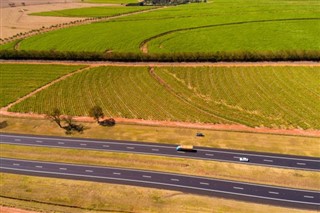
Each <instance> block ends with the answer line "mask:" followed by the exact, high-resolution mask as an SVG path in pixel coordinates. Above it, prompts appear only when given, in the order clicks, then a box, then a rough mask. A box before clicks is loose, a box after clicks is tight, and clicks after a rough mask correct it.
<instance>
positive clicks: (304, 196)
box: [0, 158, 320, 209]
mask: <svg viewBox="0 0 320 213" xmlns="http://www.w3.org/2000/svg"><path fill="white" fill-rule="evenodd" d="M0 161H1V164H0V172H7V173H16V174H25V175H35V176H45V177H57V178H67V179H77V180H88V181H98V182H108V183H117V184H128V185H137V186H145V187H154V188H162V189H171V190H178V191H183V192H187V193H196V194H205V195H209V196H222V197H227V198H232V199H240V200H247V201H253V202H261V203H269V204H276V205H284V206H295V207H299V208H310V209H319V208H320V192H319V191H309V190H299V189H290V188H283V187H274V186H267V185H259V184H252V183H243V182H237V181H228V180H219V179H212V178H205V177H197V176H187V175H179V174H174V173H164V172H152V171H145V170H133V169H123V168H112V167H98V166H88V165H75V164H65V163H52V162H40V161H27V160H18V159H9V158H0ZM270 175H272V174H270Z"/></svg>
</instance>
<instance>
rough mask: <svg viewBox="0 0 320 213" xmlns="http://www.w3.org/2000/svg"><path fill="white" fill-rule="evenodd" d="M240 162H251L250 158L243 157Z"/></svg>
mask: <svg viewBox="0 0 320 213" xmlns="http://www.w3.org/2000/svg"><path fill="white" fill-rule="evenodd" d="M239 161H241V162H249V158H245V157H241V158H239Z"/></svg>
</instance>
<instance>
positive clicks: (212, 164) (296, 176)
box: [0, 144, 320, 190]
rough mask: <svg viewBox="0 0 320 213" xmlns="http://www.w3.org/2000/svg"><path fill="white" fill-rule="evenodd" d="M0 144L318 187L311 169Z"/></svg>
mask: <svg viewBox="0 0 320 213" xmlns="http://www.w3.org/2000/svg"><path fill="white" fill-rule="evenodd" d="M0 147H1V153H0V156H1V157H5V158H16V159H26V160H36V161H53V162H60V163H75V164H84V165H98V166H111V167H121V168H132V169H143V170H152V171H161V172H172V173H178V174H186V175H195V176H205V177H211V178H219V179H227V180H235V181H243V182H251V183H259V184H266V185H275V186H283V187H291V188H299V189H310V190H317V189H320V182H319V178H320V173H318V172H314V171H300V170H291V169H281V168H270V167H265V166H252V165H241V164H238V163H226V162H217V161H207V160H193V159H184V158H175V157H166V156H164V157H161V156H152V155H142V154H130V153H114V152H104V151H90V150H79V149H60V148H46V147H30V146H18V145H6V144H1V145H0ZM266 174H270V175H266ZM271 174H272V175H271Z"/></svg>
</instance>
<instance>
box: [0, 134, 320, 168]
mask: <svg viewBox="0 0 320 213" xmlns="http://www.w3.org/2000/svg"><path fill="white" fill-rule="evenodd" d="M0 135H1V136H2V137H8V138H13V137H20V138H32V139H45V140H46V139H50V140H61V139H58V138H45V137H31V136H16V135H3V134H0ZM63 140H65V141H79V142H81V141H83V140H77V139H67V138H64V139H63ZM85 141H88V142H92V143H100V144H101V143H109V144H119V142H111V141H103V142H99V141H94V140H85ZM121 144H122V145H135V146H147V147H161V148H167V149H172V148H174V147H172V146H159V145H150V144H136V143H122V142H121ZM153 151H156V150H153ZM198 151H205V152H215V153H227V154H244V153H239V152H232V151H230V152H229V151H219V150H209V149H198ZM245 155H246V156H258V157H272V158H279V159H289V160H297V158H293V157H281V156H270V155H258V154H250V153H245ZM300 160H304V161H312V162H319V160H312V159H300ZM258 165H259V164H258ZM278 167H280V166H278ZM281 167H282V168H291V167H285V166H281Z"/></svg>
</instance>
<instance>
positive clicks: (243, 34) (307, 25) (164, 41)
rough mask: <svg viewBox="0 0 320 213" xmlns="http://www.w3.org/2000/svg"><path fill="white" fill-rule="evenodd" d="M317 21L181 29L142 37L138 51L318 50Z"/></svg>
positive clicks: (316, 19) (224, 24) (284, 21)
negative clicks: (145, 37)
mask: <svg viewBox="0 0 320 213" xmlns="http://www.w3.org/2000/svg"><path fill="white" fill-rule="evenodd" d="M317 24H320V18H292V19H270V20H254V21H242V22H233V23H221V24H213V25H206V26H198V27H190V28H181V29H175V30H171V31H167V32H164V33H161V34H158V35H155V36H153V37H150V38H148V39H145V40H144V41H142V42H141V43H140V51H141V52H145V53H146V52H153V53H156V52H161V53H163V52H165V53H170V52H214V51H236V50H244V51H245V50H247V51H250V50H253V51H263V50H265V51H279V50H319V49H320V40H318V39H315V38H316V37H317V35H318V33H319V30H317V29H316V28H315V27H314V26H315V25H317ZM242 25H243V26H242ZM269 25H270V26H269ZM244 26H246V27H244ZM233 28H235V29H233ZM275 37H277V40H274V38H275ZM190 41H192V42H190ZM227 43H228V44H227Z"/></svg>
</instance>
